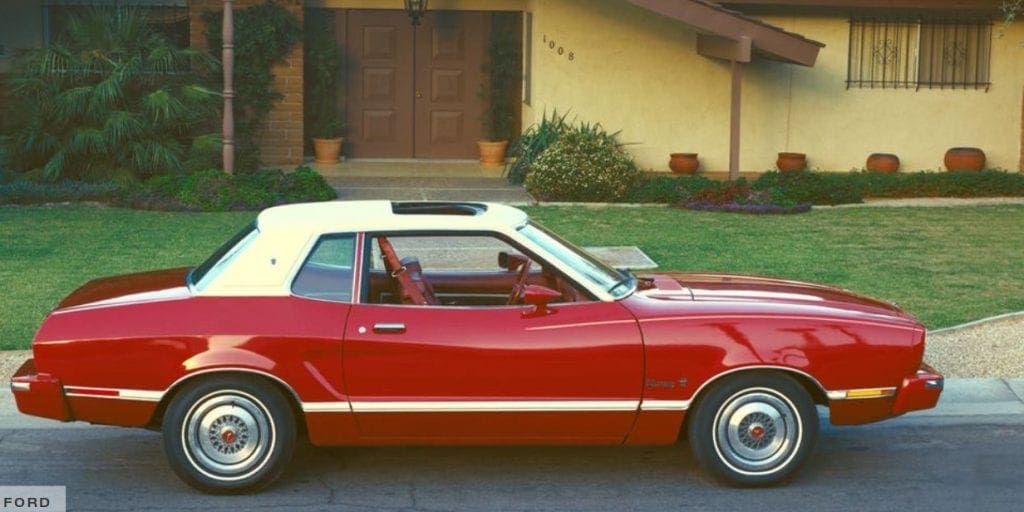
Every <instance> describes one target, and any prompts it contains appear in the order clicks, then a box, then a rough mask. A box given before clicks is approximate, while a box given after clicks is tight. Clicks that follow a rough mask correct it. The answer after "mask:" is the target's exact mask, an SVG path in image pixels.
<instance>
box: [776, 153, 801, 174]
mask: <svg viewBox="0 0 1024 512" xmlns="http://www.w3.org/2000/svg"><path fill="white" fill-rule="evenodd" d="M775 166H776V167H778V168H779V170H780V171H782V172H797V171H802V170H804V169H807V155H805V154H803V153H779V159H778V160H776V161H775Z"/></svg>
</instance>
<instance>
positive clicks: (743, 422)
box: [688, 373, 818, 486]
mask: <svg viewBox="0 0 1024 512" xmlns="http://www.w3.org/2000/svg"><path fill="white" fill-rule="evenodd" d="M688 433H689V440H690V446H691V448H692V450H693V453H694V455H695V456H696V458H697V461H698V462H699V463H700V465H701V466H702V467H703V468H705V470H707V471H709V472H710V473H711V474H712V475H714V476H715V477H717V478H718V479H720V480H723V481H725V482H726V483H729V484H732V485H741V486H757V485H770V484H774V483H777V482H779V481H781V480H783V479H785V478H786V477H788V476H790V475H791V474H793V472H794V471H796V470H797V469H798V468H799V467H800V466H801V465H802V464H803V463H804V462H805V461H806V460H807V458H808V456H809V455H810V452H811V451H812V449H813V447H814V443H815V440H816V439H817V436H818V415H817V411H816V410H815V408H814V401H813V400H812V399H811V397H810V395H809V394H808V393H807V391H806V390H805V389H804V388H803V386H801V385H800V383H798V382H796V381H795V380H793V379H792V378H791V377H789V376H787V375H783V374H779V373H749V374H741V375H736V376H734V377H731V378H728V379H727V380H725V381H723V382H721V383H718V384H717V385H715V386H714V387H713V388H712V389H711V390H710V391H709V392H708V394H707V395H705V396H704V397H702V398H701V399H700V401H699V403H698V406H697V410H696V411H695V412H694V416H693V417H692V418H691V421H690V424H689V432H688Z"/></svg>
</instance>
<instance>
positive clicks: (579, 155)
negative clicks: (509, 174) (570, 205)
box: [526, 130, 640, 201]
mask: <svg viewBox="0 0 1024 512" xmlns="http://www.w3.org/2000/svg"><path fill="white" fill-rule="evenodd" d="M601 134H603V132H601ZM601 134H596V133H594V132H588V131H582V130H571V131H569V132H567V133H565V134H563V135H562V136H561V137H559V139H558V141H557V142H555V144H554V145H552V146H551V147H549V148H548V149H547V150H545V151H544V152H543V153H541V155H540V157H538V158H537V160H536V161H535V162H534V163H533V165H532V169H531V170H530V173H529V175H528V176H527V177H526V189H527V190H528V191H529V192H530V193H531V194H533V196H534V197H536V198H538V199H541V200H544V201H618V200H620V199H622V198H623V197H625V196H626V194H627V193H628V192H629V191H630V190H632V189H633V187H634V185H635V183H636V181H637V179H638V178H639V177H640V174H639V171H638V170H637V168H636V165H635V164H634V163H633V161H632V160H631V159H630V158H629V156H628V155H626V154H625V153H624V152H623V151H622V150H621V149H619V147H618V146H616V145H615V144H614V142H613V141H612V140H609V138H608V136H606V135H601Z"/></svg>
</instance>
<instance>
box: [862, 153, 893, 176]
mask: <svg viewBox="0 0 1024 512" xmlns="http://www.w3.org/2000/svg"><path fill="white" fill-rule="evenodd" d="M866 168H867V170H869V171H871V172H880V173H884V174H892V173H894V172H896V171H898V170H900V157H898V156H896V155H894V154H892V153H871V156H869V157H868V163H867V166H866Z"/></svg>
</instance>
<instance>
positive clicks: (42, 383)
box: [11, 359, 72, 421]
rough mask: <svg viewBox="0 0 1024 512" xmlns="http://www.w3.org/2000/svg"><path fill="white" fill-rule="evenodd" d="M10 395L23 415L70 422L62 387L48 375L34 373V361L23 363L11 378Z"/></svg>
mask: <svg viewBox="0 0 1024 512" xmlns="http://www.w3.org/2000/svg"><path fill="white" fill-rule="evenodd" d="M11 393H12V394H14V401H15V403H17V404H18V410H19V411H21V412H22V413H24V414H29V415H32V416H40V417H43V418H50V419H54V420H60V421H71V420H72V417H71V412H70V410H69V408H68V403H67V400H66V399H65V398H64V387H63V386H61V383H60V381H59V380H58V379H57V378H56V377H54V376H52V375H50V374H48V373H38V372H37V371H36V364H35V361H34V360H32V359H29V360H27V361H25V362H24V363H23V364H22V365H21V368H18V371H17V372H15V373H14V377H12V378H11Z"/></svg>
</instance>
